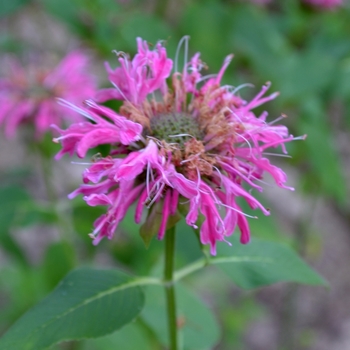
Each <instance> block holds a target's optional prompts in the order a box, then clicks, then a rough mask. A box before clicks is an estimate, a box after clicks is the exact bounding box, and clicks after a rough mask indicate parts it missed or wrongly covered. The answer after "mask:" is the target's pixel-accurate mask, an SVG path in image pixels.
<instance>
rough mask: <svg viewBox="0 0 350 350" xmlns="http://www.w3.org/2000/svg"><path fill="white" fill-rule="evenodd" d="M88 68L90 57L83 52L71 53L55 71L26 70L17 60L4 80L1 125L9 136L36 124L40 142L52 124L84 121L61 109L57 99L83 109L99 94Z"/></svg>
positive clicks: (0, 88) (31, 67) (0, 94)
mask: <svg viewBox="0 0 350 350" xmlns="http://www.w3.org/2000/svg"><path fill="white" fill-rule="evenodd" d="M87 65H88V57H87V56H86V55H85V54H84V53H83V52H80V51H74V52H71V53H70V54H68V55H67V56H66V57H65V58H64V59H63V60H62V61H61V63H60V64H59V65H58V66H57V67H56V68H54V69H51V70H45V69H43V68H42V67H40V66H39V65H37V66H34V65H28V66H27V67H23V66H22V65H21V64H20V63H19V61H17V60H16V59H14V58H13V59H12V60H11V62H10V67H9V68H10V69H9V70H8V74H7V76H6V77H0V125H1V124H2V125H4V128H5V135H6V136H7V137H12V136H14V134H15V132H16V129H17V127H18V126H19V125H20V124H22V123H32V124H34V127H35V131H36V137H38V138H40V137H41V136H42V135H43V133H45V132H46V131H48V130H49V129H50V125H51V124H58V125H63V122H64V120H66V121H69V122H76V121H79V120H81V119H82V118H81V115H80V114H79V113H76V112H75V111H74V110H73V109H71V110H69V109H67V108H64V107H62V106H60V105H59V104H58V103H57V100H56V99H57V98H63V99H67V100H69V101H70V102H71V103H73V104H77V105H79V104H81V103H82V102H83V101H84V100H85V99H87V98H89V97H90V96H93V95H94V94H95V91H96V87H95V79H94V78H93V77H92V75H91V74H90V73H89V72H88V71H87Z"/></svg>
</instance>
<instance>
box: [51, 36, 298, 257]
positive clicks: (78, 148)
mask: <svg viewBox="0 0 350 350" xmlns="http://www.w3.org/2000/svg"><path fill="white" fill-rule="evenodd" d="M183 43H185V53H187V51H188V49H187V43H188V37H185V38H183V39H182V41H181V42H180V44H179V47H180V46H181V45H182V44H183ZM137 44H138V53H137V54H136V55H135V57H134V58H133V59H132V60H130V59H129V57H128V56H127V55H126V54H125V53H123V52H119V53H118V56H119V62H120V67H118V68H116V69H112V68H111V67H110V66H109V65H108V64H107V65H106V67H107V71H108V74H109V79H110V81H111V82H112V84H113V86H114V87H113V88H111V89H105V90H101V91H99V92H98V94H97V96H96V98H95V100H92V99H91V100H88V101H86V103H85V106H84V107H82V108H78V107H76V106H73V105H72V104H70V103H68V102H65V101H61V104H63V105H66V106H68V107H70V108H71V109H73V110H74V111H77V112H80V113H81V114H82V115H83V116H85V117H86V118H87V119H89V120H90V121H92V122H90V121H86V122H81V123H78V124H73V125H71V126H70V127H69V128H68V129H67V130H61V129H59V128H57V127H55V128H56V130H57V131H58V132H59V133H60V134H61V136H60V137H58V138H56V139H54V141H56V142H57V141H58V140H60V141H61V142H62V150H61V151H60V152H59V153H58V155H57V158H60V157H61V156H62V155H63V154H65V153H69V154H70V155H72V154H74V153H76V154H77V155H78V157H80V158H83V157H85V155H86V153H87V151H88V150H89V149H91V148H93V147H96V146H97V145H100V144H109V145H110V146H111V150H110V154H109V155H108V156H106V157H101V156H98V157H94V158H93V160H92V164H91V166H90V167H89V168H87V169H86V170H85V171H84V174H83V182H84V184H83V185H81V186H80V187H79V188H78V189H77V190H75V191H74V192H73V193H71V194H70V195H69V198H73V197H75V196H77V195H79V194H82V195H83V196H84V200H85V201H86V203H87V204H88V205H90V206H96V205H104V206H106V207H107V211H106V214H104V215H102V216H101V217H99V218H98V219H97V220H96V221H95V223H94V230H93V232H92V233H91V235H90V236H91V237H92V238H93V244H98V243H99V242H100V241H101V239H102V238H104V237H107V238H108V239H111V238H112V237H113V235H114V232H115V230H116V229H117V226H118V224H119V223H120V221H121V220H122V219H123V218H124V216H125V214H126V212H127V210H128V209H129V208H130V206H131V205H133V204H135V221H136V222H137V223H140V222H141V220H142V216H143V215H142V214H143V213H144V212H145V210H146V209H148V210H149V211H148V215H147V218H146V222H145V225H146V227H148V228H152V229H153V230H156V232H150V235H153V234H157V237H158V239H162V238H163V237H164V235H165V232H166V229H167V226H169V225H170V224H169V223H170V222H171V221H173V220H172V218H173V217H174V215H175V214H176V213H177V211H178V209H179V207H181V212H182V213H183V212H184V211H185V217H186V222H187V224H188V225H190V226H192V227H194V228H195V229H197V228H198V229H199V233H200V234H199V236H200V241H201V243H202V244H209V245H210V248H211V249H210V250H211V254H215V253H216V242H217V241H225V237H226V236H229V235H231V234H232V233H233V232H234V230H235V228H236V226H238V227H239V229H240V232H241V242H242V243H247V242H248V241H249V237H250V232H249V225H248V221H247V216H249V215H247V214H245V213H244V212H243V211H242V209H241V207H240V206H239V204H238V202H237V199H238V198H243V199H244V200H245V201H246V202H247V203H248V204H249V206H250V207H251V208H253V209H257V208H259V209H260V210H261V211H262V212H263V213H264V214H265V215H269V210H268V209H266V208H265V207H264V206H263V205H262V204H261V203H260V202H259V201H258V200H257V199H256V198H255V197H254V196H253V194H251V190H250V189H255V190H257V191H262V187H261V186H260V185H259V182H261V180H262V178H263V174H264V173H269V174H270V175H271V176H272V178H273V179H274V180H275V182H276V184H277V185H278V186H279V187H282V188H288V189H292V188H290V187H287V186H285V183H286V180H287V177H286V174H285V173H284V172H283V171H282V170H281V169H280V168H278V167H277V166H274V165H272V164H271V163H270V161H269V159H267V158H266V156H265V151H266V150H267V149H268V148H277V147H281V149H282V151H283V152H284V153H286V150H285V147H284V144H285V143H286V142H288V141H291V140H293V139H295V138H294V137H293V136H292V135H289V134H288V130H287V128H286V127H285V126H282V125H275V122H276V121H278V120H279V119H282V118H283V117H280V118H278V119H277V120H275V121H274V122H270V123H269V122H267V121H266V117H267V112H263V113H262V114H261V115H259V117H257V116H255V115H254V113H253V112H252V110H253V109H254V108H256V107H258V106H260V105H262V104H264V103H265V102H268V101H270V100H272V99H274V98H275V97H276V96H277V93H273V94H271V95H268V96H265V94H266V92H267V90H268V89H269V86H270V84H269V83H267V84H266V85H265V86H263V88H262V89H261V91H260V92H259V93H258V94H257V95H256V96H255V97H254V98H253V99H252V100H251V101H250V102H246V101H244V100H243V99H242V98H241V97H240V96H239V94H238V91H239V89H240V87H238V88H233V87H232V86H227V85H220V83H221V79H222V76H223V74H224V72H225V70H226V68H227V66H228V65H229V63H230V61H231V59H232V55H230V56H227V57H226V59H225V61H224V63H223V66H222V68H221V69H220V71H219V72H218V73H217V74H215V75H207V76H202V75H201V70H202V69H203V68H204V67H205V65H204V63H203V62H202V61H201V60H200V54H199V53H197V54H195V55H194V56H193V57H192V58H191V59H190V60H189V61H188V60H187V57H186V55H187V54H185V65H184V68H183V70H182V71H179V70H178V68H177V58H175V67H173V61H172V60H171V59H169V58H168V57H167V52H166V49H165V47H164V46H163V45H162V44H161V43H158V44H157V45H156V46H155V48H154V50H151V49H150V48H149V46H148V44H147V43H146V42H145V41H142V40H141V39H140V38H138V39H137ZM178 51H179V49H178ZM176 56H178V53H177V55H176ZM172 72H173V73H172ZM241 87H243V86H241ZM110 99H116V100H120V101H122V105H121V107H120V109H119V111H118V112H115V111H113V110H112V109H109V108H107V107H105V106H103V105H101V104H100V103H103V102H104V101H107V100H110ZM246 187H248V188H250V189H246ZM200 214H201V216H200V217H199V215H200ZM157 215H158V221H159V222H158V225H153V222H151V221H152V220H154V217H156V216H157ZM199 225H200V227H197V226H199ZM155 226H156V229H155V228H154V227H155Z"/></svg>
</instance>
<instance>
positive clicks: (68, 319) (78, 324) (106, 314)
mask: <svg viewBox="0 0 350 350" xmlns="http://www.w3.org/2000/svg"><path fill="white" fill-rule="evenodd" d="M143 305H144V296H143V292H142V290H141V289H140V288H139V287H137V286H135V282H134V279H132V278H130V277H129V276H128V275H126V274H124V273H122V272H120V271H116V270H94V269H91V268H80V269H77V270H75V271H72V272H71V273H70V274H69V275H68V276H66V277H65V279H64V280H63V281H62V282H61V283H60V284H59V286H58V287H57V288H56V289H55V290H54V291H53V292H52V293H51V294H50V295H49V296H47V297H46V298H45V299H44V300H43V301H41V302H40V303H39V304H38V305H36V306H35V307H34V308H32V309H31V310H29V311H28V312H27V313H26V314H25V315H24V316H22V317H21V318H20V319H19V320H18V321H17V322H16V323H15V324H14V325H13V326H12V327H11V328H10V329H9V331H8V332H7V333H6V334H5V335H4V336H3V338H2V339H0V349H1V350H6V349H9V350H10V349H21V350H40V349H46V348H48V347H50V346H51V345H53V344H56V343H58V342H61V341H64V340H73V339H82V338H96V337H101V336H104V335H106V334H109V333H112V332H114V331H115V330H117V329H119V328H121V327H122V326H124V325H126V324H127V323H129V322H131V321H132V320H133V319H134V318H135V317H136V316H137V315H138V314H139V313H140V311H141V309H142V307H143Z"/></svg>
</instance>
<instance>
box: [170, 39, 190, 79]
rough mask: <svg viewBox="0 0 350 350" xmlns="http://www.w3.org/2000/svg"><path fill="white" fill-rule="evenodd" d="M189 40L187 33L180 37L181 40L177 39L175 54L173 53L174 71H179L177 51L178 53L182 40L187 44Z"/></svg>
mask: <svg viewBox="0 0 350 350" xmlns="http://www.w3.org/2000/svg"><path fill="white" fill-rule="evenodd" d="M189 40H190V37H189V35H185V36H184V37H182V38H181V40H180V41H179V44H178V45H177V49H176V54H175V65H174V70H175V73H177V72H179V71H178V60H179V53H180V49H181V46H182V44H183V43H184V42H185V43H187V45H188V41H189ZM185 52H186V47H185ZM184 66H185V65H184Z"/></svg>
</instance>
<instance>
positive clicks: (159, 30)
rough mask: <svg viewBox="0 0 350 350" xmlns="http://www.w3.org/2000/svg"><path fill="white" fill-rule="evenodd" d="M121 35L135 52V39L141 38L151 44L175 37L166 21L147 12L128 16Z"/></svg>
mask: <svg viewBox="0 0 350 350" xmlns="http://www.w3.org/2000/svg"><path fill="white" fill-rule="evenodd" d="M120 34H121V36H122V38H123V39H124V40H125V42H126V43H127V45H128V46H129V48H130V49H132V50H135V43H136V41H135V39H136V38H137V37H139V36H140V37H142V39H143V40H147V41H148V42H150V43H151V44H156V43H157V41H159V40H167V39H168V38H170V37H172V36H173V33H172V30H171V27H170V26H169V25H168V24H167V23H166V22H165V21H163V20H160V19H159V18H157V17H155V16H152V15H149V14H147V13H145V12H143V13H132V14H130V15H129V16H127V17H126V18H125V19H124V21H123V23H122V26H121V29H120ZM173 42H174V40H172V43H173Z"/></svg>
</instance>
